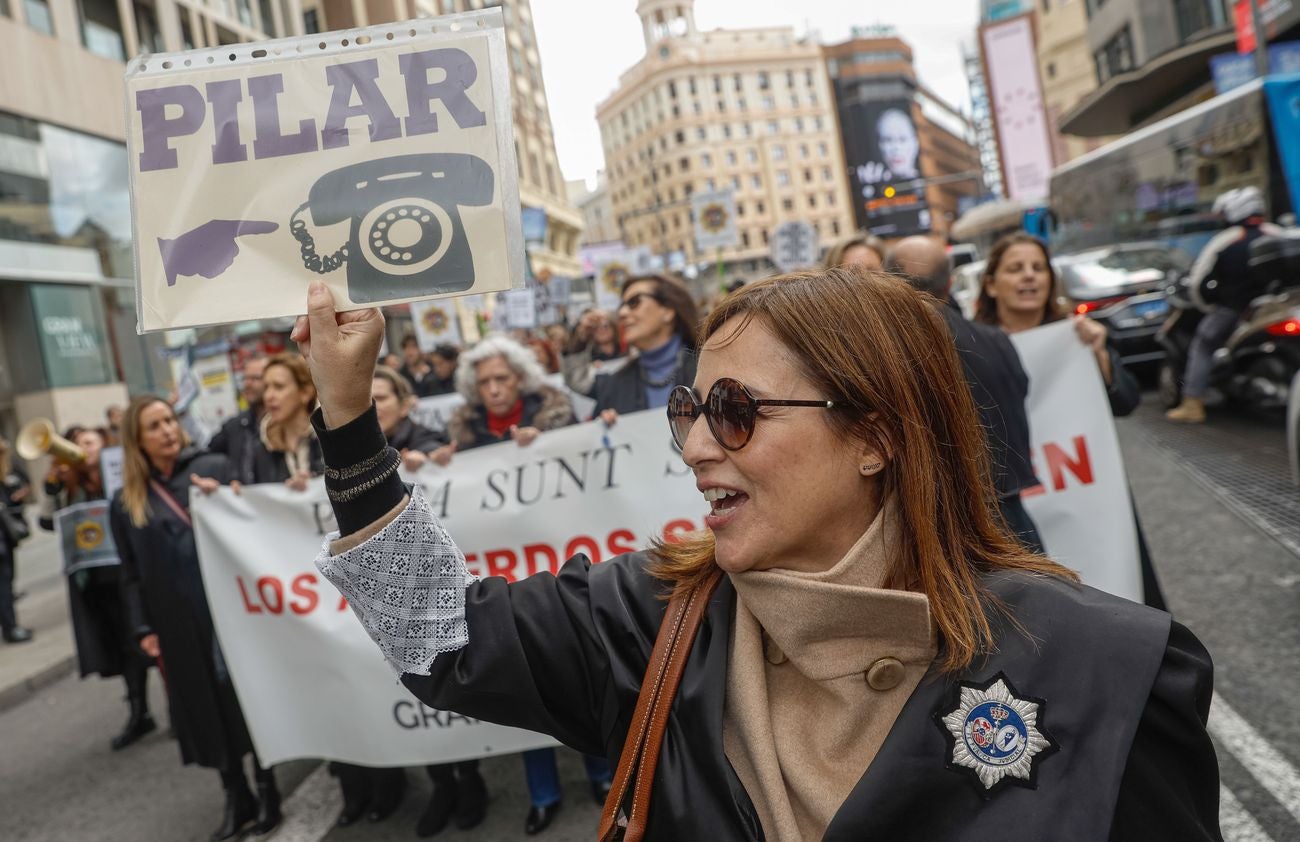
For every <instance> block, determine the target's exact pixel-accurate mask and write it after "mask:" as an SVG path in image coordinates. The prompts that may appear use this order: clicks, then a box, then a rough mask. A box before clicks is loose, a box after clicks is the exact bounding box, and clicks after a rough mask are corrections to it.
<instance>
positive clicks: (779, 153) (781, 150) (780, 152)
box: [772, 143, 785, 161]
mask: <svg viewBox="0 0 1300 842" xmlns="http://www.w3.org/2000/svg"><path fill="white" fill-rule="evenodd" d="M772 159H773V160H775V161H784V160H785V147H784V146H782V145H781V144H779V143H778V144H776V145H775V146H773V147H772Z"/></svg>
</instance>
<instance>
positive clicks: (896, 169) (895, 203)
mask: <svg viewBox="0 0 1300 842" xmlns="http://www.w3.org/2000/svg"><path fill="white" fill-rule="evenodd" d="M840 126H841V129H842V131H843V132H844V154H845V159H846V161H847V163H848V166H849V177H850V181H851V184H852V187H853V196H854V203H853V204H854V213H855V215H856V217H857V223H858V227H860V228H863V229H865V230H867V231H870V232H871V233H873V234H876V235H877V236H881V237H903V236H907V235H909V234H919V233H922V232H925V231H929V230H930V209H929V206H928V205H927V204H926V201H925V190H924V188H923V187H922V186H921V185H920V184H917V183H916V182H917V180H919V179H920V178H922V175H921V139H920V136H919V135H918V133H917V130H916V123H915V122H914V121H913V120H912V104H911V102H909V101H908V100H905V99H902V100H883V101H879V102H855V103H850V104H846V105H844V106H842V107H841V109H840Z"/></svg>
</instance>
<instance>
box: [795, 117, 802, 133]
mask: <svg viewBox="0 0 1300 842" xmlns="http://www.w3.org/2000/svg"><path fill="white" fill-rule="evenodd" d="M794 130H795V131H797V132H801V131H803V118H802V117H795V118H794Z"/></svg>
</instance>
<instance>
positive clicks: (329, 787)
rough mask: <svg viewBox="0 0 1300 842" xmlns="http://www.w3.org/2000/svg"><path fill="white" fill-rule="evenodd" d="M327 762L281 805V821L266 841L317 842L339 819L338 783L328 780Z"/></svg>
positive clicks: (318, 767) (317, 768)
mask: <svg viewBox="0 0 1300 842" xmlns="http://www.w3.org/2000/svg"><path fill="white" fill-rule="evenodd" d="M328 766H329V764H328V763H321V764H320V765H319V766H317V767H316V771H314V772H312V773H311V774H310V775H308V776H307V777H306V778H304V779H303V782H302V783H301V784H299V785H298V788H297V789H295V790H294V791H293V795H290V796H289V798H288V799H286V800H285V802H284V821H282V822H280V826H279V827H278V828H276V829H275V832H274V833H272V834H271V835H269V836H266V837H264V838H265V840H266V842H272V840H274V842H317V840H319V839H322V838H324V836H325V834H327V833H329V832H330V830H331V829H332V828H333V827H334V821H335V819H337V818H338V816H339V809H340V806H341V805H340V802H339V789H338V784H336V783H335V782H334V779H333V778H332V777H330V774H329V771H328V770H327V768H326V767H328Z"/></svg>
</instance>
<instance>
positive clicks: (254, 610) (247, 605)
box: [235, 576, 262, 614]
mask: <svg viewBox="0 0 1300 842" xmlns="http://www.w3.org/2000/svg"><path fill="white" fill-rule="evenodd" d="M235 584H237V585H239V595H240V597H242V598H243V600H244V611H245V612H246V613H248V614H261V613H262V607H261V606H260V605H255V604H254V603H253V602H252V600H250V599H249V598H248V591H247V590H246V589H245V588H244V577H242V576H236V577H235Z"/></svg>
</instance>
